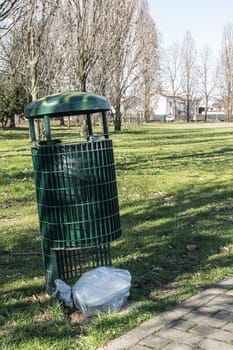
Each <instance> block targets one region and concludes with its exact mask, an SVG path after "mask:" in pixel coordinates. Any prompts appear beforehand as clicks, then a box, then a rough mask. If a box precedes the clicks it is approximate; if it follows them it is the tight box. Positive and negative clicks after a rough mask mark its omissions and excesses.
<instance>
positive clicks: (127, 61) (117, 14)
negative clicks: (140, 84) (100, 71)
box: [108, 0, 140, 131]
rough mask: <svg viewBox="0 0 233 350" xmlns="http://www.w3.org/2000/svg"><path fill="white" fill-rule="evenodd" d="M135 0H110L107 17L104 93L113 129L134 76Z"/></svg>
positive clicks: (117, 127)
mask: <svg viewBox="0 0 233 350" xmlns="http://www.w3.org/2000/svg"><path fill="white" fill-rule="evenodd" d="M138 9H139V7H138V1H137V0H112V6H111V9H110V13H109V16H110V18H111V28H110V33H112V35H111V55H112V61H111V65H110V69H111V83H110V85H109V91H108V96H109V98H110V101H111V103H112V105H113V107H114V110H115V118H114V125H115V131H120V130H121V123H122V111H121V103H122V99H123V97H124V96H125V94H126V91H127V90H128V89H129V87H131V86H132V84H133V83H134V81H135V80H136V79H137V78H138V77H137V75H136V67H137V66H138V61H139V56H140V51H139V50H138V40H137V39H138V33H137V30H136V21H137V19H138V17H137V16H138Z"/></svg>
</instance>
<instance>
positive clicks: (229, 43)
mask: <svg viewBox="0 0 233 350" xmlns="http://www.w3.org/2000/svg"><path fill="white" fill-rule="evenodd" d="M220 67H221V90H222V95H223V101H224V105H225V111H226V113H227V120H228V121H230V120H231V118H232V112H233V25H232V24H229V25H227V26H226V27H225V28H224V30H223V35H222V49H221V64H220Z"/></svg>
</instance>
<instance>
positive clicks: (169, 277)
mask: <svg viewBox="0 0 233 350" xmlns="http://www.w3.org/2000/svg"><path fill="white" fill-rule="evenodd" d="M169 197H170V198H172V199H171V202H169V201H167V200H166V198H164V197H162V198H160V199H155V200H146V201H145V202H143V201H139V202H136V203H135V202H131V203H128V202H127V214H125V215H122V217H121V221H122V230H123V232H124V233H125V234H124V235H123V238H122V239H121V240H120V241H119V242H116V243H115V245H114V246H113V248H112V255H113V258H114V259H115V262H116V264H117V265H118V266H119V267H121V268H126V269H128V270H129V271H130V272H131V274H132V276H133V282H132V299H134V300H142V299H143V298H145V297H146V298H148V299H149V300H150V299H151V300H153V299H154V298H155V301H156V296H155V295H156V291H157V290H164V291H166V288H167V287H168V288H170V289H172V288H175V284H174V282H175V281H176V280H177V278H179V280H180V279H181V278H182V276H184V278H186V277H188V276H189V277H190V276H191V275H192V274H195V273H197V272H200V273H203V274H205V275H206V277H205V278H206V279H208V271H211V269H213V270H214V269H217V268H219V267H221V268H223V267H227V268H232V267H233V255H232V254H224V249H227V247H228V246H231V245H232V244H233V235H232V233H233V227H232V219H231V215H232V199H233V191H232V186H231V184H230V183H228V184H224V186H223V184H218V185H209V186H205V188H201V187H199V188H195V190H194V189H193V187H192V186H189V185H188V186H187V187H186V188H183V189H182V190H180V191H176V192H173V193H172V192H171V193H169ZM142 208H143V211H142ZM122 210H123V211H124V207H122ZM187 247H188V248H189V247H190V248H189V249H188V248H187ZM119 252H121V257H122V259H120V260H119V259H118V256H119ZM215 255H216V257H215ZM199 283H200V281H199ZM197 284H198V283H197ZM188 288H190V291H191V290H192V288H194V287H193V285H192V284H191V283H187V285H186V289H188Z"/></svg>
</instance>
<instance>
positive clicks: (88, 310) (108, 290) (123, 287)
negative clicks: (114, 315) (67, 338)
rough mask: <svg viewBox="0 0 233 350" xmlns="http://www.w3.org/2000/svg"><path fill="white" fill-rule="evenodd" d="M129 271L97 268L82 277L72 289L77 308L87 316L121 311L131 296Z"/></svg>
mask: <svg viewBox="0 0 233 350" xmlns="http://www.w3.org/2000/svg"><path fill="white" fill-rule="evenodd" d="M130 286H131V275H130V273H129V271H127V270H122V269H117V268H114V267H97V268H95V269H93V270H91V271H89V272H86V273H85V274H84V275H82V276H81V277H80V279H79V280H78V281H77V282H76V283H75V285H74V286H73V288H72V296H73V302H74V305H75V307H76V308H78V309H79V310H81V311H82V312H83V313H84V314H86V315H93V314H97V313H98V312H114V311H117V310H119V309H120V308H121V307H122V306H123V305H124V304H125V302H126V300H127V297H128V296H129V290H130Z"/></svg>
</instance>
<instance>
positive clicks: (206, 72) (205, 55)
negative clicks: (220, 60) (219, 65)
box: [198, 46, 217, 122]
mask: <svg viewBox="0 0 233 350" xmlns="http://www.w3.org/2000/svg"><path fill="white" fill-rule="evenodd" d="M198 77H199V87H200V88H199V90H200V93H201V96H203V99H204V105H205V107H204V108H205V122H207V112H208V105H209V99H210V97H211V94H212V93H213V91H214V89H215V88H216V84H217V80H216V69H214V68H213V59H212V57H211V50H210V48H209V47H208V46H206V47H204V48H203V49H202V51H201V53H200V62H199V66H198Z"/></svg>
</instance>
